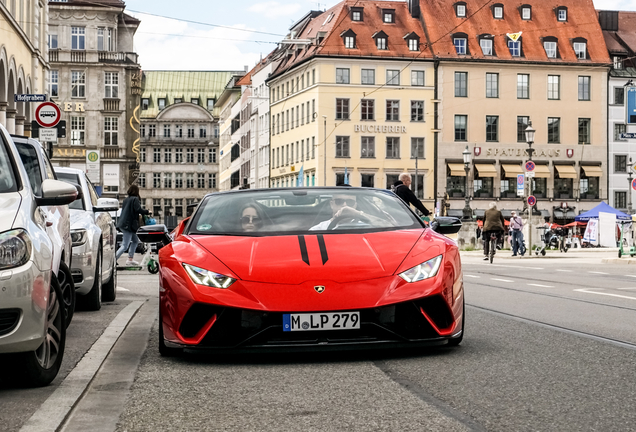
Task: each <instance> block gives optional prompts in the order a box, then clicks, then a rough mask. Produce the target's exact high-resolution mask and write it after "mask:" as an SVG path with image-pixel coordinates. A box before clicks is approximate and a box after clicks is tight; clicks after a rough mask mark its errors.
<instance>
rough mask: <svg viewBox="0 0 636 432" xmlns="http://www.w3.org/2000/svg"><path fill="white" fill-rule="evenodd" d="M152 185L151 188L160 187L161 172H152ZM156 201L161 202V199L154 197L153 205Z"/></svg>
mask: <svg viewBox="0 0 636 432" xmlns="http://www.w3.org/2000/svg"><path fill="white" fill-rule="evenodd" d="M152 187H153V189H161V173H152ZM156 201H159V202H161V200H157V199H156V198H155V199H154V203H155V207H156V206H157V205H156V204H157V203H156Z"/></svg>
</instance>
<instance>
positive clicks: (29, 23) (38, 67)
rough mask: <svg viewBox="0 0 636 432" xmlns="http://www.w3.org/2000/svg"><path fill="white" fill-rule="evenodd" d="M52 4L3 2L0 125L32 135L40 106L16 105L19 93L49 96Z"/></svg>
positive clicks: (28, 0) (0, 9)
mask: <svg viewBox="0 0 636 432" xmlns="http://www.w3.org/2000/svg"><path fill="white" fill-rule="evenodd" d="M47 22H48V4H47V2H46V1H39V0H38V1H35V0H12V1H0V124H2V125H3V126H4V127H6V128H7V130H8V131H9V132H10V133H16V134H19V135H30V130H31V120H33V113H34V111H35V107H36V105H37V104H35V103H32V102H16V101H15V95H16V94H44V93H46V79H47V70H48V59H47V57H48V50H47Z"/></svg>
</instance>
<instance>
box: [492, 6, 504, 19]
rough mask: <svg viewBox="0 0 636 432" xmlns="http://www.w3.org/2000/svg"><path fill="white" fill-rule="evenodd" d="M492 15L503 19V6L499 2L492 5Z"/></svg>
mask: <svg viewBox="0 0 636 432" xmlns="http://www.w3.org/2000/svg"><path fill="white" fill-rule="evenodd" d="M492 16H493V18H495V19H503V17H504V7H503V5H502V4H501V3H497V4H495V5H493V7H492Z"/></svg>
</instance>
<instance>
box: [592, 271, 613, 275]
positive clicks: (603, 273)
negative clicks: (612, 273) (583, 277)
mask: <svg viewBox="0 0 636 432" xmlns="http://www.w3.org/2000/svg"><path fill="white" fill-rule="evenodd" d="M588 273H593V274H602V275H608V274H609V273H605V272H593V271H589V272H588Z"/></svg>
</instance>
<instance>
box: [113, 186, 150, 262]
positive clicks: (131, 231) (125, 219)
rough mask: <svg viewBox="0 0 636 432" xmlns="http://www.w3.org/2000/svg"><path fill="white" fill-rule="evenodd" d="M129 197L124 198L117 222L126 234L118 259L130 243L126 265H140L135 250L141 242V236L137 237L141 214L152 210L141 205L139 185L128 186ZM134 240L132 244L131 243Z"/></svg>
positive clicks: (146, 213)
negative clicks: (136, 259)
mask: <svg viewBox="0 0 636 432" xmlns="http://www.w3.org/2000/svg"><path fill="white" fill-rule="evenodd" d="M127 193H128V198H126V199H125V200H124V204H123V205H122V207H121V216H120V217H119V221H118V222H117V228H119V229H120V230H121V232H122V233H123V234H124V239H123V240H122V242H121V247H120V248H119V250H118V251H117V254H116V257H117V258H116V259H119V257H121V256H122V255H123V254H124V252H125V251H126V249H127V248H128V245H130V248H129V249H128V261H126V265H127V266H129V265H132V266H138V265H139V263H138V262H136V261H133V257H134V256H135V250H137V244H139V238H138V237H137V230H138V229H139V215H149V214H150V211H148V210H146V209H144V208H142V207H141V199H140V198H139V187H138V186H137V185H132V186H130V187H129V188H128V192H127ZM131 242H132V244H130V243H131Z"/></svg>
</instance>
